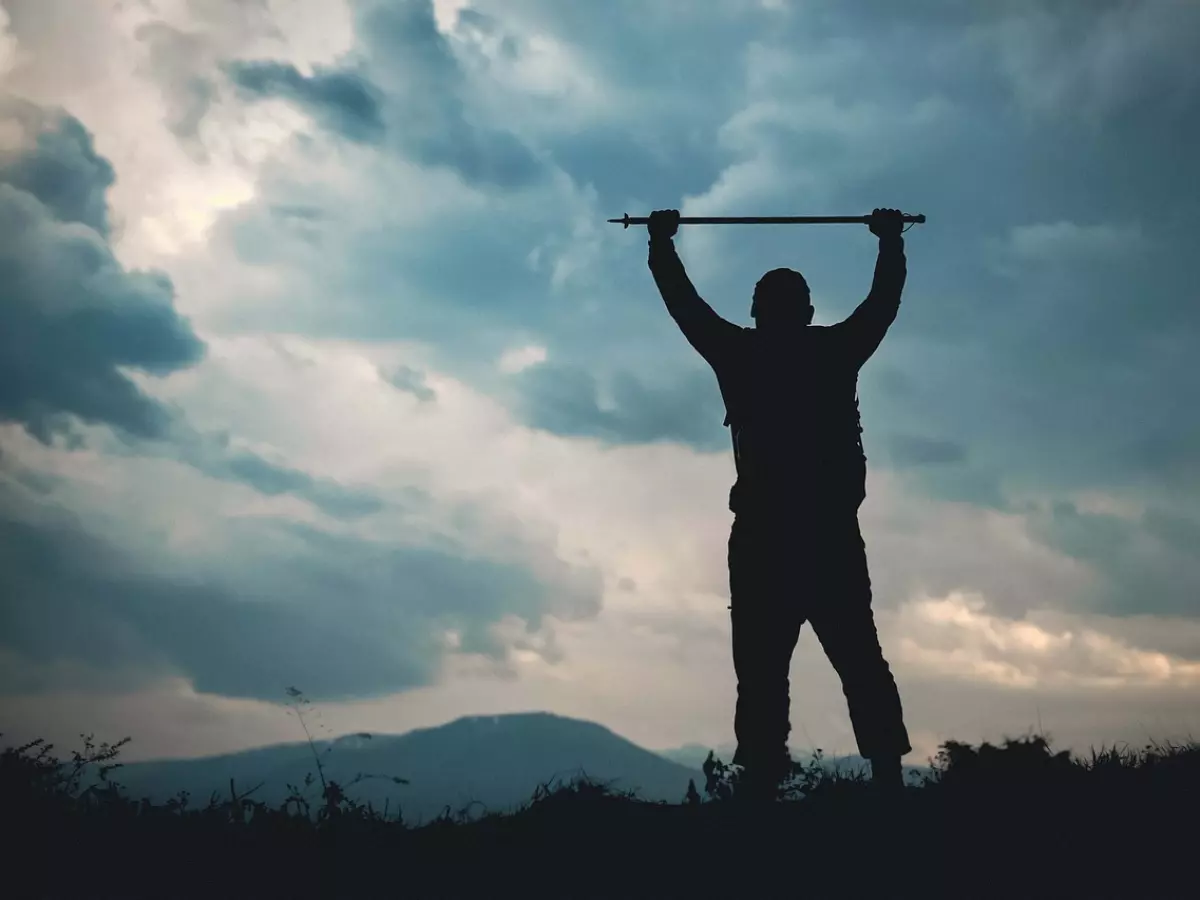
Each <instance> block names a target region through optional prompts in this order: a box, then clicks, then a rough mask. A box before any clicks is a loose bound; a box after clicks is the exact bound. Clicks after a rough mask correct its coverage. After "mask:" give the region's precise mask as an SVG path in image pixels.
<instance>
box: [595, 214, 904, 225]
mask: <svg viewBox="0 0 1200 900" xmlns="http://www.w3.org/2000/svg"><path fill="white" fill-rule="evenodd" d="M900 218H901V221H904V222H907V223H910V224H914V225H922V224H924V222H925V215H924V213H920V214H917V215H909V214H908V213H905V214H904V215H903V216H901V217H900ZM608 221H609V222H613V223H615V224H617V225H623V226H625V227H626V228H628V227H629V226H630V225H645V224H647V223H648V222H649V221H650V217H649V216H631V215H629V213H625V216H624V218H620V219H609V220H608ZM869 221H871V217H870V216H681V217H680V219H679V224H680V225H866V224H867V223H868V222H869Z"/></svg>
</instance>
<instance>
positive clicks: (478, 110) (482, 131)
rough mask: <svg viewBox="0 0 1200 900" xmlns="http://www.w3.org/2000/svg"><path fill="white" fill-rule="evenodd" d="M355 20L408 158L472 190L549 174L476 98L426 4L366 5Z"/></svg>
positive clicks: (413, 0) (399, 0)
mask: <svg viewBox="0 0 1200 900" xmlns="http://www.w3.org/2000/svg"><path fill="white" fill-rule="evenodd" d="M356 16H357V21H356V31H357V34H358V39H359V43H360V48H361V50H362V52H363V53H364V54H365V55H366V56H367V57H368V58H369V59H370V60H371V75H372V78H373V79H374V80H375V81H376V83H377V84H379V86H380V87H381V88H382V89H383V90H384V91H385V93H386V96H387V109H386V115H387V117H388V120H389V121H391V122H393V123H395V127H394V129H393V131H394V133H395V136H396V142H397V148H398V149H399V150H400V151H401V152H402V153H404V154H406V155H408V156H411V157H412V158H414V159H415V160H416V161H418V162H421V163H424V164H425V165H431V166H445V167H448V168H450V169H452V170H453V171H455V172H457V173H458V174H459V175H461V176H462V177H463V178H464V179H465V180H466V181H468V182H470V183H472V184H480V185H488V186H494V187H500V188H506V189H510V188H518V187H522V186H526V185H529V184H531V183H533V182H536V181H538V180H540V179H541V178H542V176H543V175H544V174H545V171H546V167H545V166H544V164H543V163H542V162H541V161H540V160H539V159H538V158H537V157H536V156H535V154H534V153H533V151H532V150H531V149H530V148H529V147H527V146H526V145H525V144H524V143H523V142H522V140H521V139H520V138H519V137H517V135H515V134H514V133H513V132H512V131H511V130H510V129H509V128H507V127H506V126H505V123H504V122H503V116H502V113H501V112H499V111H497V110H492V109H489V108H488V106H487V105H486V104H484V103H481V102H479V100H478V98H477V97H475V96H474V95H473V93H472V92H471V90H470V86H469V84H468V83H467V80H466V79H465V77H464V74H463V72H462V69H461V68H460V66H459V63H458V60H457V59H456V58H455V56H454V53H453V52H452V50H451V49H450V47H449V45H448V44H447V42H446V38H445V36H443V35H442V33H441V32H439V31H438V29H437V24H436V22H435V20H434V17H433V5H432V4H431V3H429V2H428V0H389V2H386V3H384V2H376V0H367V2H363V3H360V4H358V7H357V11H356ZM498 116H499V118H500V119H501V121H498V122H497V121H493V120H494V119H496V118H497V117H498Z"/></svg>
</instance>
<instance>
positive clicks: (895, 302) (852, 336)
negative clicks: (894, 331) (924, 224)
mask: <svg viewBox="0 0 1200 900" xmlns="http://www.w3.org/2000/svg"><path fill="white" fill-rule="evenodd" d="M901 215H902V214H901V212H900V211H899V210H897V209H877V210H875V211H874V212H873V213H872V215H871V221H870V222H869V223H868V224H869V225H870V227H871V233H872V234H874V235H876V236H878V238H879V256H878V257H877V258H876V260H875V278H874V280H873V281H872V282H871V293H869V294H868V295H867V299H866V300H864V301H863V302H862V303H860V304H859V305H858V308H857V309H855V310H854V312H852V313H851V314H850V315H849V317H847V318H846V320H845V321H844V322H842V323H841V325H839V326H837V327H838V328H839V329H840V330H841V331H842V333H843V334H845V335H846V338H847V341H848V343H849V350H850V354H851V356H852V357H853V360H854V363H855V365H857V366H861V365H862V364H863V363H865V362H866V361H867V360H868V359H870V358H871V354H873V353H874V352H875V350H876V349H877V348H878V347H879V344H880V342H881V341H882V340H883V336H884V335H885V334H887V330H888V328H890V327H891V324H892V322H894V321H895V319H896V313H897V312H899V310H900V294H901V293H902V292H903V291H904V281H905V279H906V278H907V277H908V263H907V261H906V260H905V257H904V238H903V237H901V236H900V233H901V231H902V230H903V228H904V221H903V219H902V218H901Z"/></svg>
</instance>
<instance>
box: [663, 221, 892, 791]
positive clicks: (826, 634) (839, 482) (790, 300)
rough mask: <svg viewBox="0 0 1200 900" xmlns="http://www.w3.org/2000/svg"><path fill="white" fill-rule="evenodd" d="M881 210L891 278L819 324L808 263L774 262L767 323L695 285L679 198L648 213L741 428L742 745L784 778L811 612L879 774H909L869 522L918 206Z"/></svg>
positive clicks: (738, 624)
mask: <svg viewBox="0 0 1200 900" xmlns="http://www.w3.org/2000/svg"><path fill="white" fill-rule="evenodd" d="M868 225H869V227H870V230H871V233H872V234H874V235H876V236H877V237H878V238H879V256H878V259H877V261H876V264H875V278H874V282H873V283H872V285H871V292H870V294H869V295H868V296H867V298H866V300H864V301H863V302H862V303H861V304H859V306H858V308H857V309H855V310H854V312H853V313H852V314H851V315H850V316H849V317H848V318H847V319H846V320H845V321H843V322H840V323H838V324H837V325H833V326H828V327H825V326H816V325H813V324H812V318H813V307H812V303H811V300H810V295H809V289H808V284H807V282H806V281H805V280H804V276H803V275H801V274H800V273H799V272H796V271H793V270H791V269H773V270H772V271H770V272H767V273H766V275H764V276H763V277H762V278H761V279H760V280H759V282H758V284H757V285H756V286H755V289H754V297H753V301H752V303H751V306H750V315H751V317H752V318H753V319H754V320H755V327H753V328H742V327H740V326H737V325H734V324H733V323H731V322H728V321H726V320H725V319H723V318H721V317H720V316H719V315H717V313H716V312H714V311H713V309H712V308H711V307H710V306H709V305H708V304H707V303H706V302H705V301H704V300H703V299H701V297H700V295H699V294H698V293H697V292H696V289H695V288H694V287H693V286H692V283H691V281H690V279H689V278H688V276H687V273H686V272H685V270H684V267H683V263H682V262H681V261H680V259H679V256H678V254H677V253H676V251H675V246H674V243H673V240H672V239H673V238H674V236H675V232H676V230H677V228H678V227H679V212H678V211H677V210H673V209H671V210H658V211H656V212H654V213H652V214H651V216H650V219H649V223H648V226H647V228H648V231H649V235H650V255H649V264H650V271H651V272H652V273H653V275H654V280H655V283H656V284H657V285H658V289H659V292H660V293H661V294H662V298H663V300H664V302H665V303H666V306H667V310H668V311H669V312H670V314H671V316H672V317H673V318H674V319H675V321H676V323H678V325H679V327H680V329H681V330H682V331H683V334H684V336H685V337H686V338H687V340H688V341H689V342H690V343H691V345H692V346H693V347H694V348H695V349H696V350H697V351H698V352H699V353H700V355H701V356H703V357H704V359H705V360H707V361H708V363H709V365H711V366H712V368H713V370H714V371H715V373H716V376H717V382H718V384H719V386H720V389H721V394H722V397H723V398H724V401H725V407H726V411H727V416H726V419H725V424H726V425H727V426H728V427H729V428H730V432H731V436H732V438H733V451H734V462H735V464H736V468H737V481H736V483H735V484H734V485H733V489H732V490H731V491H730V495H729V508H730V510H731V511H732V512H733V513H734V521H733V528H732V530H731V533H730V536H729V589H730V607H729V608H730V611H731V618H732V627H733V665H734V671H735V673H736V675H737V682H738V685H737V709H736V712H735V716H734V732H735V735H736V737H737V745H738V746H737V753H736V754H735V756H734V759H733V761H734V763H735V764H737V765H739V766H741V767H742V768H743V773H744V775H743V778H744V780H745V783H746V784H747V785H748V786H753V787H755V788H757V789H761V790H762V791H765V792H768V793H770V792H773V791H774V790H775V789H777V788H778V785H779V782H780V780H781V779H782V778H783V777H784V776H785V775H786V773H787V772H788V770H789V768H790V766H791V759H790V756H789V754H788V749H787V739H788V734H789V732H790V730H791V724H790V722H789V721H788V713H789V705H790V697H789V693H788V691H789V682H788V674H789V669H790V665H791V657H792V652H793V651H794V649H795V646H796V641H797V639H798V637H799V633H800V628H801V626H802V625H803V624H804V622H805V621H808V622H810V623H811V624H812V626H813V630H814V631H815V632H816V635H817V638H818V640H820V642H821V645H822V647H823V648H824V650H825V653H826V655H827V656H828V657H829V660H830V662H831V663H832V664H833V666H834V669H835V670H836V671H837V673H838V676H839V677H840V678H841V681H842V688H843V692H844V694H845V696H846V700H847V703H848V705H849V708H850V719H851V723H852V724H853V727H854V734H855V738H856V740H857V742H858V748H859V753H860V754H861V755H862V756H864V757H865V758H867V759H868V760H870V762H871V771H872V778H873V780H874V781H875V782H876V783H877V784H880V785H882V786H885V787H891V788H896V787H900V786H902V784H903V780H902V779H903V776H902V769H901V764H900V759H901V757H902V756H904V754H906V753H908V752H910V751H911V750H912V747H911V746H910V744H909V741H908V732H907V730H906V729H905V726H904V721H903V713H902V710H901V706H900V696H899V692H898V691H897V689H896V682H895V679H894V678H893V677H892V673H891V670H890V668H889V667H888V664H887V661H886V660H885V659H884V657H883V652H882V650H881V649H880V646H879V639H878V636H877V633H876V630H875V620H874V617H873V615H872V612H871V581H870V576H869V574H868V571H867V558H866V547H865V545H864V543H863V538H862V533H861V532H860V530H859V525H858V508H859V506H860V505H861V504H862V501H863V499H864V498H865V496H866V456H865V454H864V453H863V446H862V437H861V435H862V427H861V425H860V420H859V410H858V390H857V384H858V371H859V369H860V368H861V367H862V365H863V364H864V363H865V362H866V361H867V360H868V359H869V358H870V357H871V355H872V354H873V353H874V352H875V349H876V348H877V347H878V346H879V343H880V341H882V340H883V336H884V334H886V332H887V330H888V327H889V326H890V325H891V323H892V321H893V320H894V319H895V317H896V313H897V311H898V309H899V306H900V293H901V291H902V290H903V288H904V281H905V277H906V274H907V269H906V263H905V257H904V239H903V237H901V231H902V227H903V220H902V215H901V213H900V212H899V211H898V210H894V209H876V210H875V211H874V212H873V213H872V214H871V216H870V221H869V222H868Z"/></svg>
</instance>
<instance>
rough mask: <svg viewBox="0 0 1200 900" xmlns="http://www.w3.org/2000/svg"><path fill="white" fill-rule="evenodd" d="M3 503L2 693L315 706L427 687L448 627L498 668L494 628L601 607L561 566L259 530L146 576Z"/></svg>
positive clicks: (501, 651)
mask: <svg viewBox="0 0 1200 900" xmlns="http://www.w3.org/2000/svg"><path fill="white" fill-rule="evenodd" d="M0 495H2V500H3V502H0V648H3V649H5V650H7V651H9V652H10V653H12V654H16V656H17V657H18V658H20V659H21V660H22V661H23V662H22V664H21V665H19V666H15V667H13V666H6V667H5V670H4V672H5V679H6V680H5V683H4V684H2V685H0V689H2V690H5V691H18V690H19V691H31V690H41V689H49V688H52V687H54V686H56V685H55V683H54V681H53V679H54V673H55V672H56V671H63V667H64V666H72V665H73V666H76V667H78V666H83V667H88V668H92V669H95V670H96V671H100V672H108V673H110V674H111V675H112V677H114V678H121V679H125V681H126V682H128V681H129V680H131V679H132V680H134V681H136V680H138V679H152V678H155V677H160V676H161V675H163V674H165V673H181V674H183V675H185V676H187V677H189V678H191V679H192V680H194V683H195V686H196V689H197V690H199V691H202V692H213V693H220V694H224V695H227V696H234V697H255V698H260V699H264V700H277V699H278V698H279V696H280V692H281V691H282V690H283V688H284V687H285V686H287V685H289V684H293V683H303V684H304V685H305V689H306V691H308V692H309V693H310V694H311V696H313V697H314V698H323V699H341V698H346V697H361V696H367V695H372V694H382V693H387V692H391V691H397V690H403V689H406V688H412V687H416V686H419V685H422V684H427V683H429V682H430V681H431V680H432V679H433V678H434V677H435V676H436V673H437V671H438V666H439V662H440V659H441V656H442V654H443V653H444V652H445V645H444V644H443V642H442V640H441V635H442V633H443V632H444V631H445V630H446V629H450V628H454V629H457V630H458V631H459V632H460V635H461V648H462V649H463V650H464V651H466V652H475V653H481V654H485V655H487V656H490V657H491V658H493V659H495V660H497V661H499V662H503V661H504V660H505V659H506V655H507V652H508V649H509V648H508V646H507V645H506V644H505V643H504V642H503V641H501V640H500V639H499V638H497V637H496V636H495V634H494V633H493V632H492V631H491V630H490V626H491V624H493V623H495V622H497V621H499V620H500V619H501V618H504V617H506V616H508V615H516V616H519V617H521V618H522V619H524V620H525V621H526V622H527V623H529V627H530V628H537V627H539V626H540V624H541V617H542V615H543V614H544V613H545V612H547V611H550V610H553V611H554V612H555V613H556V614H557V615H559V616H563V617H567V618H572V617H579V616H590V615H594V614H595V612H596V611H597V610H598V608H599V596H600V587H599V580H598V576H596V575H595V573H592V572H587V571H576V570H572V569H570V568H568V567H567V566H565V565H564V564H558V565H557V566H556V567H554V566H552V567H550V568H547V567H546V566H545V565H544V564H543V565H541V567H540V572H539V574H537V575H535V574H534V573H533V571H532V570H531V569H530V568H529V567H528V566H527V565H526V564H523V563H522V562H521V561H516V562H512V563H498V562H494V561H491V560H488V559H482V558H477V557H474V556H473V555H472V554H470V553H469V552H467V551H466V550H465V549H464V548H462V547H460V546H457V545H455V544H453V543H443V544H441V545H436V546H435V545H430V546H420V545H396V544H376V543H373V542H370V541H363V540H360V539H356V538H351V537H341V536H336V535H331V534H326V533H324V532H321V531H318V530H315V529H311V528H307V527H304V526H298V525H293V524H279V525H278V528H277V530H272V528H271V527H270V526H268V527H266V528H262V526H261V525H260V526H258V530H257V531H256V533H255V534H250V533H247V534H246V535H243V536H241V537H239V539H238V540H236V541H231V545H233V546H232V548H231V551H230V552H229V553H228V554H227V556H226V558H225V559H224V560H223V561H222V565H220V566H210V567H206V570H205V574H204V575H202V576H199V577H197V576H196V575H193V574H189V573H185V572H184V571H183V570H182V569H179V570H178V571H174V572H173V571H172V568H173V567H172V564H171V563H170V562H166V563H164V561H163V560H162V559H159V560H158V561H157V562H156V564H155V565H153V566H148V565H147V561H146V560H142V559H138V558H136V557H135V556H133V555H131V554H129V553H126V552H122V550H121V549H120V548H119V547H118V546H117V544H116V543H115V542H114V540H113V539H112V537H113V536H106V537H105V538H104V539H101V538H99V537H97V536H95V535H93V534H90V533H88V532H87V531H86V530H85V529H84V528H83V527H82V526H81V525H80V524H79V523H77V522H75V521H73V520H72V519H71V518H70V517H68V516H66V515H64V514H62V513H61V512H58V513H55V514H47V513H46V512H42V513H41V514H39V515H37V516H30V515H18V514H17V513H16V510H17V509H18V508H20V507H21V506H22V504H21V502H20V499H19V498H18V496H17V495H16V494H15V493H14V492H13V491H12V490H11V489H10V488H9V487H8V486H7V485H5V484H3V483H2V482H0ZM25 512H26V513H28V508H26V509H25ZM227 527H228V528H229V529H237V528H238V527H239V526H238V525H237V524H236V523H229V524H227ZM251 548H252V549H251ZM530 552H532V551H530ZM18 674H19V676H20V677H19V678H17V675H18Z"/></svg>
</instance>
